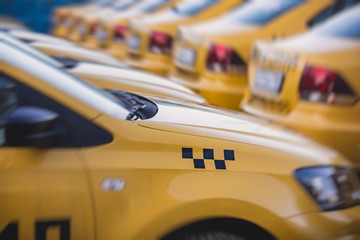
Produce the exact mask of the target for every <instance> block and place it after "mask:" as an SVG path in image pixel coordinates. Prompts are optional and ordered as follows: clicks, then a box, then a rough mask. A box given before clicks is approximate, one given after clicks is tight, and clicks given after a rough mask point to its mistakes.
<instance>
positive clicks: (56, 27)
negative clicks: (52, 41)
mask: <svg viewBox="0 0 360 240" xmlns="http://www.w3.org/2000/svg"><path fill="white" fill-rule="evenodd" d="M88 5H89V3H84V4H74V5H67V6H61V7H56V8H55V10H54V11H53V13H52V18H51V21H52V30H51V32H52V34H53V35H55V36H57V37H65V32H66V30H63V29H66V28H67V27H68V24H69V23H70V22H69V20H68V17H69V16H70V13H71V11H72V10H76V9H81V8H86V7H88Z"/></svg>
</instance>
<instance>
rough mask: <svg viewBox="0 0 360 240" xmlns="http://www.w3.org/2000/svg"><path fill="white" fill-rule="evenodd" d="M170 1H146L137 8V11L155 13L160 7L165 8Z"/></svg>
mask: <svg viewBox="0 0 360 240" xmlns="http://www.w3.org/2000/svg"><path fill="white" fill-rule="evenodd" d="M167 2H168V1H166V0H158V1H156V0H153V1H145V2H142V3H140V4H139V5H138V6H137V9H138V10H140V11H141V12H145V13H147V12H152V11H155V10H156V9H158V8H159V7H161V6H163V5H164V4H166V3H167Z"/></svg>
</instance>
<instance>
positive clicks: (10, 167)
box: [0, 41, 360, 240]
mask: <svg viewBox="0 0 360 240" xmlns="http://www.w3.org/2000/svg"><path fill="white" fill-rule="evenodd" d="M0 48H1V53H2V54H3V55H2V58H1V59H0V61H1V64H0V70H1V73H2V78H1V81H2V82H1V83H2V84H3V83H4V82H3V81H4V79H6V80H5V83H6V81H9V82H11V84H14V85H12V87H13V88H10V89H8V90H6V89H4V88H2V89H1V90H2V91H3V92H4V93H6V91H16V93H17V94H18V96H19V97H20V99H21V100H22V101H26V102H25V103H24V102H21V101H20V102H19V103H17V102H16V100H15V99H13V100H15V102H6V103H7V104H10V105H9V107H10V106H13V105H15V106H16V107H18V108H16V109H15V110H21V108H22V107H24V106H23V105H24V104H29V95H26V93H29V92H31V93H33V95H30V100H31V104H32V106H34V107H38V108H39V107H41V108H45V109H48V111H57V109H62V111H59V112H58V116H59V117H58V121H59V124H60V123H63V124H65V126H66V128H70V129H73V131H75V132H76V133H78V134H80V135H81V134H82V133H83V132H82V131H80V132H78V131H77V129H76V128H81V127H83V126H82V125H81V124H79V123H86V125H87V129H88V132H87V135H85V136H83V137H81V136H77V139H81V140H80V141H78V142H75V145H74V146H72V145H71V144H72V143H71V141H67V136H68V137H71V136H72V134H75V133H74V132H73V131H66V129H65V130H63V131H65V133H64V134H65V135H64V138H63V139H59V142H58V143H53V144H54V145H53V146H47V147H41V148H36V147H32V146H31V145H30V146H29V145H26V144H25V145H20V146H12V145H11V142H8V141H9V140H10V139H11V138H10V137H11V134H10V133H8V134H10V135H7V136H6V137H5V138H3V141H4V142H2V144H1V147H0V152H1V154H0V172H1V174H0V179H1V182H2V184H1V187H0V202H1V203H2V204H0V210H1V213H2V214H1V216H0V231H1V234H9V235H10V236H12V237H13V238H12V239H17V238H18V236H19V239H28V240H33V239H35V240H38V239H49V238H51V239H52V238H57V237H59V236H62V237H61V238H62V239H64V240H68V239H139V240H140V239H174V238H172V237H171V236H172V235H171V234H169V233H172V232H174V230H177V229H179V228H181V227H183V226H188V225H190V224H193V223H194V222H198V221H202V220H209V221H212V226H213V227H214V228H213V229H207V230H208V231H209V230H210V231H211V230H216V229H218V228H219V227H220V225H219V224H220V223H221V221H222V220H221V219H224V218H226V221H231V223H232V224H234V227H235V228H233V229H232V231H235V232H234V233H236V232H237V234H240V235H241V234H245V233H246V232H247V231H248V230H249V229H248V228H246V227H254V228H255V232H252V234H255V235H257V234H260V235H257V236H258V237H260V238H261V239H264V238H268V239H273V238H276V239H280V240H282V239H284V240H285V239H340V238H342V237H347V238H353V239H357V238H359V234H360V230H359V228H358V222H359V219H360V218H359V216H360V207H359V206H353V207H348V208H346V209H342V210H333V211H329V212H323V211H321V210H320V208H319V206H318V205H317V204H316V202H315V201H314V199H312V198H311V197H310V194H309V193H307V192H306V191H304V188H303V187H302V186H301V185H300V183H299V182H298V181H297V180H296V179H295V178H294V175H293V174H294V171H295V170H296V169H299V168H304V167H313V166H324V167H325V166H341V167H344V168H348V167H350V168H351V167H352V166H353V165H352V164H351V163H350V162H348V161H346V160H345V159H344V158H342V157H341V156H340V155H338V154H337V153H336V152H334V151H331V150H329V149H327V148H324V147H322V146H320V145H317V144H316V143H315V142H312V141H310V140H308V139H305V138H302V137H299V136H297V135H294V134H293V133H291V132H288V131H286V130H285V129H282V128H279V127H276V126H274V125H271V124H268V123H266V122H260V121H257V120H255V119H251V118H249V117H248V116H245V115H241V114H235V113H232V112H226V111H223V110H221V111H220V110H215V109H212V108H208V107H204V106H198V105H191V104H184V103H181V102H171V101H170V102H169V101H165V100H155V99H153V100H151V102H152V103H153V104H156V105H157V112H156V114H155V116H153V117H150V118H148V119H143V120H141V119H137V120H134V119H133V120H131V121H130V120H125V118H126V115H127V114H128V113H129V112H128V110H126V109H125V108H124V107H123V106H122V105H120V104H119V102H117V101H115V100H114V99H113V98H112V97H109V96H108V95H107V94H103V92H102V91H101V90H99V89H96V88H94V87H92V86H88V85H87V84H86V83H83V82H82V81H80V80H79V79H76V78H74V77H72V76H70V75H68V74H67V73H64V72H63V71H61V70H59V69H57V68H54V67H52V66H50V65H48V64H46V63H44V62H43V61H39V60H38V59H36V58H34V57H33V56H31V55H27V54H25V53H23V52H21V51H19V50H18V49H17V48H14V47H13V46H11V45H9V44H8V43H6V42H5V41H2V42H0ZM29 63H31V65H30V64H29ZM40 69H41V70H42V71H39V70H40ZM2 86H3V85H2ZM10 87H11V85H10ZM11 89H13V90H11ZM4 96H6V95H4ZM40 96H43V97H45V98H46V99H48V101H38V99H39V97H40ZM43 97H40V99H42V98H43ZM2 104H4V103H2ZM17 104H20V106H18V105H17ZM49 104H50V105H49ZM148 104H150V102H148ZM51 105H52V106H55V107H53V108H49V107H50V106H51ZM69 111H70V112H71V114H73V116H76V118H77V121H75V123H74V122H73V120H72V119H73V118H67V117H66V114H67V113H68V114H70V113H69ZM12 113H13V112H12V111H10V112H7V111H6V112H5V113H4V116H5V117H7V116H9V115H11V114H12ZM28 113H29V114H30V115H31V112H28ZM12 116H13V117H14V115H12ZM188 116H191V118H189V117H188ZM7 119H8V120H7V123H6V124H5V125H1V127H2V128H6V129H9V124H10V123H11V122H12V118H11V117H9V118H7ZM76 123H77V124H76ZM33 124H39V123H38V122H35V123H33ZM73 124H75V125H73ZM94 128H95V129H99V128H100V129H102V130H101V131H102V132H103V131H105V132H107V133H109V134H111V138H107V137H106V139H105V140H106V141H105V140H104V142H99V143H97V144H95V143H94V144H92V145H88V146H82V144H85V143H83V141H85V142H87V141H88V138H90V139H93V140H94V139H95V140H97V141H98V140H99V139H101V138H102V134H95V135H93V134H92V131H93V129H94ZM106 136H107V135H106ZM36 137H39V136H36ZM84 137H85V138H84ZM40 138H41V136H40ZM4 143H5V144H4ZM56 144H60V145H59V146H62V145H61V144H64V146H63V147H58V145H56ZM69 144H70V146H72V147H69V146H68V145H69ZM9 145H10V146H9ZM224 150H226V151H224ZM209 154H210V155H213V156H210V155H209ZM194 158H199V159H198V160H200V159H201V158H202V159H203V160H204V158H206V159H208V160H206V162H205V166H204V167H201V168H199V167H196V166H197V165H196V164H195V163H194ZM216 159H219V160H216ZM221 159H222V160H221ZM225 159H227V160H225ZM195 160H196V159H195ZM216 161H224V162H225V161H226V165H223V167H224V166H225V168H218V162H216ZM224 164H225V163H224ZM204 168H205V169H204ZM349 176H350V175H349ZM355 180H356V181H355ZM352 182H353V183H354V184H357V185H358V184H359V179H352ZM354 190H356V188H354ZM355 193H356V192H354V194H355ZM355 197H356V196H355ZM354 199H355V198H354ZM214 224H215V225H214ZM216 224H218V225H216ZM244 224H245V225H244ZM192 226H195V225H192ZM229 226H230V225H227V226H225V229H226V228H227V227H229ZM223 227H224V226H223ZM194 230H196V228H195V229H194ZM199 230H202V231H204V229H199ZM205 230H206V229H205ZM14 232H15V233H16V234H15V238H14ZM250 232H251V231H250ZM9 235H8V236H9ZM164 236H167V237H165V238H163V237H164ZM252 236H254V235H252ZM250 238H251V235H250Z"/></svg>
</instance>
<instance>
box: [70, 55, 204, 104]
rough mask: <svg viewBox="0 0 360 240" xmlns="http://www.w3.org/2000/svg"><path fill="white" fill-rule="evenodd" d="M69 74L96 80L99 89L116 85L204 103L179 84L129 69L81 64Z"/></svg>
mask: <svg viewBox="0 0 360 240" xmlns="http://www.w3.org/2000/svg"><path fill="white" fill-rule="evenodd" d="M69 72H70V73H72V74H74V75H77V76H80V77H82V78H84V79H87V78H89V79H93V80H94V79H95V78H96V79H98V80H99V81H100V84H98V85H99V87H101V88H111V87H113V86H115V85H116V84H118V86H119V87H121V89H118V90H124V91H130V90H131V89H136V90H137V91H138V92H139V93H142V94H146V93H147V94H153V95H157V96H162V97H168V98H176V99H181V100H183V101H189V102H195V103H200V104H203V103H205V102H206V101H205V100H204V98H202V97H201V96H199V95H198V94H196V93H194V92H193V91H191V90H190V89H188V88H186V87H184V86H182V85H180V84H177V83H174V82H171V81H169V80H168V79H166V78H163V77H160V76H157V75H153V74H149V73H146V72H142V71H139V70H134V69H130V68H119V67H112V66H107V65H100V64H93V63H85V62H82V63H79V64H78V65H77V66H76V67H75V68H73V69H70V70H69ZM99 81H98V82H99ZM95 84H96V83H95Z"/></svg>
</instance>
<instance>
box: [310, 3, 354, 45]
mask: <svg viewBox="0 0 360 240" xmlns="http://www.w3.org/2000/svg"><path fill="white" fill-rule="evenodd" d="M359 26H360V4H357V5H356V6H355V7H353V8H350V9H349V10H346V11H344V12H342V13H340V14H338V15H335V16H334V17H332V18H330V19H329V20H328V21H326V22H324V23H322V24H319V25H318V26H317V27H314V28H313V29H312V30H311V31H310V34H315V35H324V36H333V37H344V38H360V28H359Z"/></svg>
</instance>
